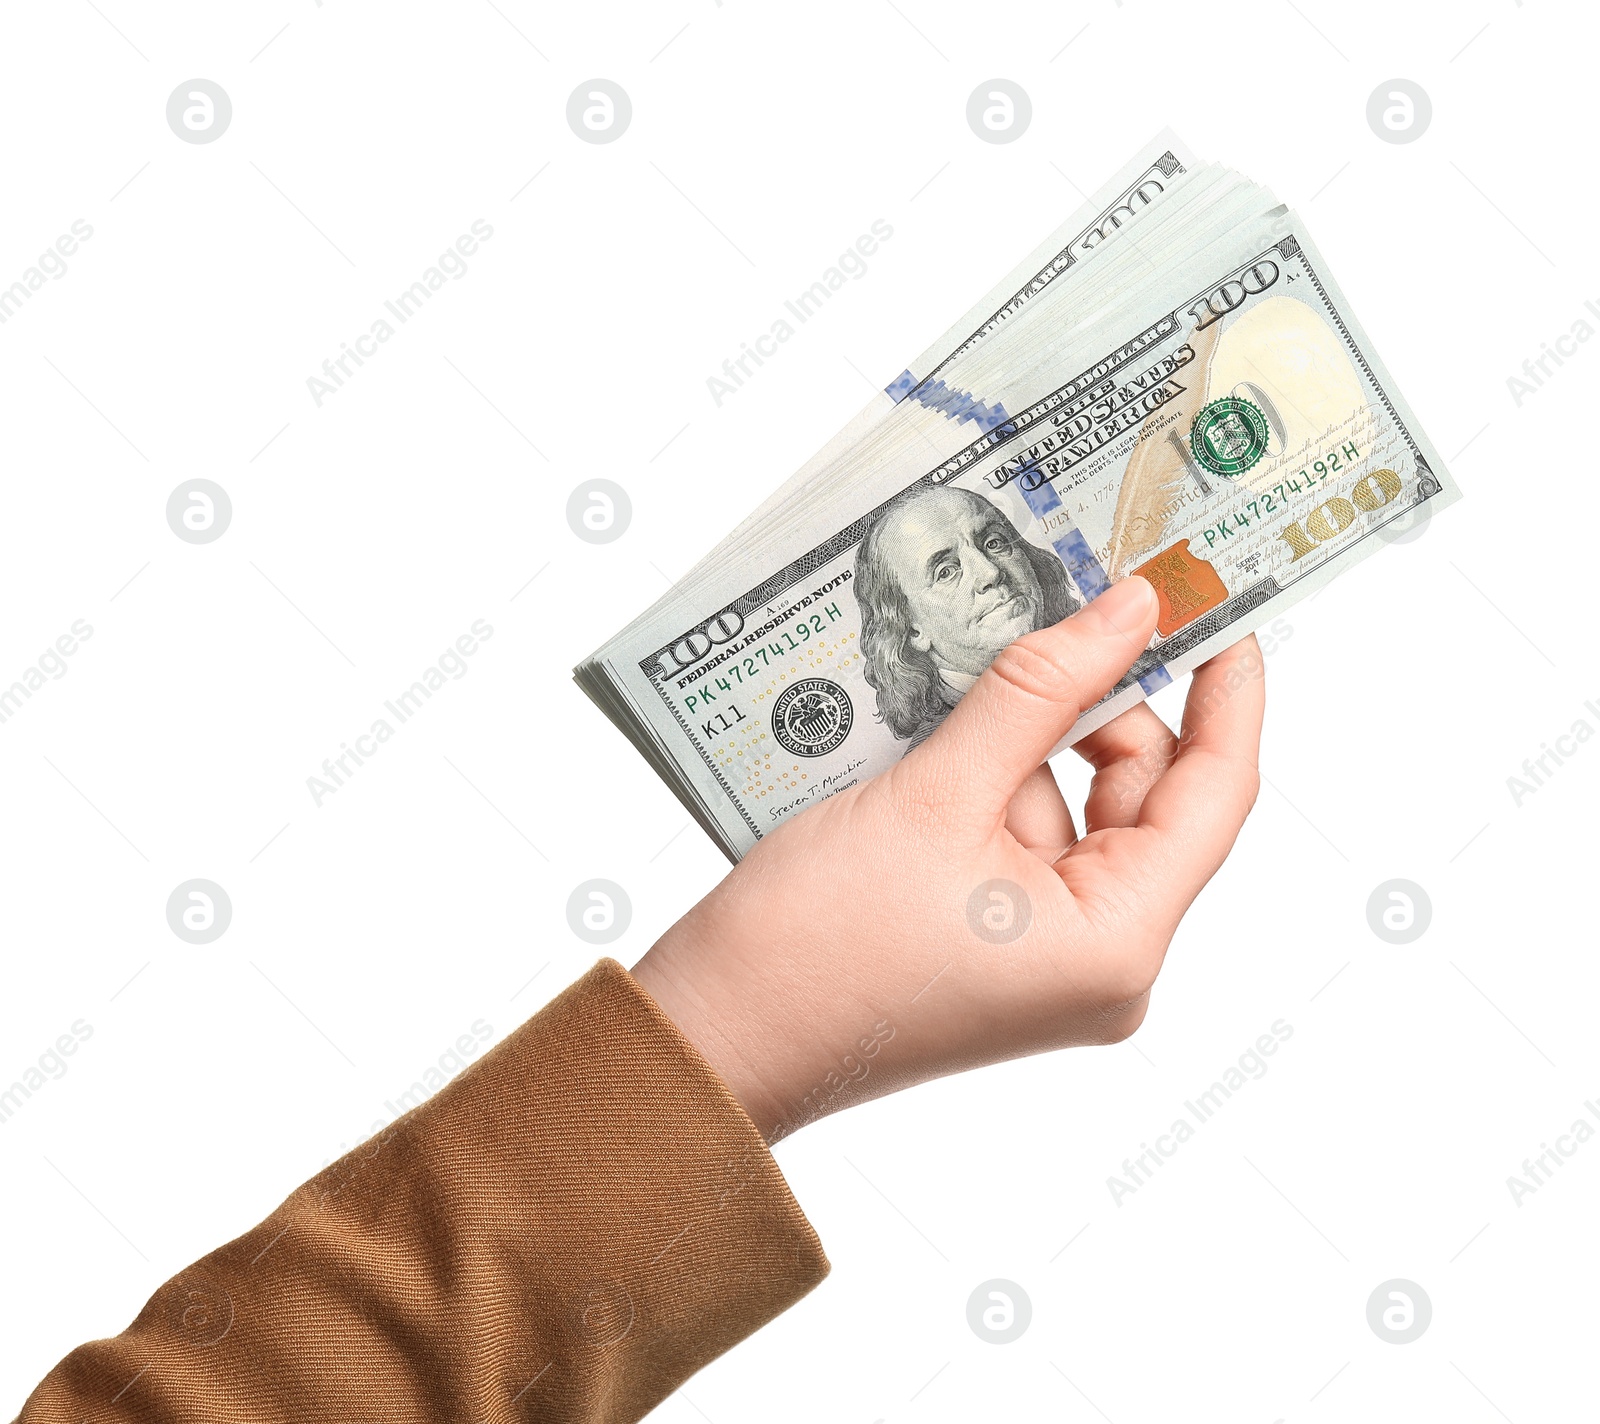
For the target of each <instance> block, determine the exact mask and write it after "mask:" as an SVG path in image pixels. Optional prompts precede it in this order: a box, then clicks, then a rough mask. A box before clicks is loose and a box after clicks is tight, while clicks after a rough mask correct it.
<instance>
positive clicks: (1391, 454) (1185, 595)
mask: <svg viewBox="0 0 1600 1424" xmlns="http://www.w3.org/2000/svg"><path fill="white" fill-rule="evenodd" d="M1234 249H1235V250H1234V251H1233V253H1232V255H1231V256H1230V257H1229V258H1228V260H1226V261H1223V262H1220V264H1219V249H1218V244H1217V243H1216V242H1211V243H1210V244H1208V246H1207V247H1206V249H1205V251H1206V258H1207V260H1209V261H1210V262H1211V263H1212V264H1213V265H1211V266H1210V267H1208V268H1203V267H1202V265H1201V264H1200V263H1199V262H1198V261H1190V262H1188V263H1186V264H1184V263H1175V264H1174V269H1175V271H1176V272H1177V274H1178V275H1177V277H1176V278H1174V280H1175V281H1179V282H1181V283H1182V285H1181V286H1176V287H1174V286H1171V285H1170V284H1169V285H1168V286H1167V288H1166V290H1165V292H1164V294H1163V295H1162V296H1161V297H1160V298H1159V299H1156V298H1151V299H1148V300H1147V301H1146V302H1145V303H1144V307H1145V310H1144V311H1143V313H1142V314H1141V315H1140V316H1139V318H1138V319H1137V320H1130V319H1129V318H1128V316H1127V313H1128V312H1129V311H1132V310H1134V309H1135V308H1136V307H1137V305H1138V304H1137V302H1136V301H1134V302H1124V303H1123V304H1122V307H1121V308H1119V309H1118V311H1117V312H1116V314H1115V316H1116V318H1117V319H1120V320H1121V321H1122V323H1123V325H1122V326H1121V328H1119V329H1117V330H1115V331H1112V332H1110V333H1108V336H1109V339H1104V340H1102V343H1101V345H1100V346H1099V347H1098V348H1097V349H1096V350H1095V351H1093V352H1092V353H1083V354H1084V355H1086V356H1087V357H1088V359H1078V358H1074V366H1073V369H1071V370H1070V371H1064V372H1062V373H1061V376H1060V379H1058V380H1056V382H1055V384H1054V386H1053V388H1051V389H1049V390H1047V391H1043V392H1041V393H1038V394H1037V397H1036V398H1035V399H1033V400H1031V402H1030V403H1029V404H1027V405H1026V406H1025V407H1022V408H1019V409H1016V410H1015V412H1014V413H1012V414H1009V415H1008V416H1007V417H1006V419H1005V420H1004V421H1003V422H1001V423H999V424H998V425H996V426H994V427H993V428H992V429H989V430H987V431H984V432H983V433H981V434H978V435H976V437H975V438H972V439H970V440H969V441H968V443H967V444H965V445H964V446H962V447H961V448H959V449H956V450H954V451H952V452H951V453H949V454H948V455H947V456H946V457H945V458H943V459H941V460H939V461H938V462H937V463H935V464H932V465H931V466H929V467H927V468H924V469H922V470H921V472H920V473H918V474H915V475H913V476H912V477H910V478H907V479H904V480H903V481H901V480H899V479H898V477H897V478H896V479H895V481H894V483H895V484H896V486H897V487H896V488H895V489H894V491H893V492H892V493H891V494H888V495H887V497H883V498H878V497H877V493H879V492H881V491H877V492H874V494H873V497H872V502H871V504H870V507H858V509H857V511H856V512H855V514H854V515H853V517H850V518H848V519H846V520H841V521H837V522H836V524H835V527H833V528H832V529H831V530H829V531H827V532H826V533H825V535H824V536H823V537H814V536H815V535H816V533H817V530H818V529H819V528H820V525H819V524H818V521H819V520H823V521H824V522H825V520H826V505H825V504H821V503H819V504H818V506H817V507H816V508H814V509H811V510H809V511H808V512H807V514H806V517H805V518H803V519H797V520H795V521H793V523H794V529H793V530H792V531H791V534H793V535H800V536H803V537H800V538H799V542H798V544H796V545H795V547H793V548H792V549H791V550H789V551H788V552H789V554H790V556H789V557H785V558H784V559H783V561H782V562H781V563H779V564H769V565H768V566H767V567H766V568H751V567H749V566H748V565H747V564H746V565H744V566H740V565H739V564H738V563H737V562H736V561H730V562H728V563H727V565H726V566H725V567H724V568H723V569H722V570H720V574H719V576H717V577H715V578H712V579H710V580H708V581H703V584H704V586H703V587H698V588H697V589H696V590H695V597H696V599H698V600H699V606H698V608H697V609H695V610H693V611H691V610H690V609H689V608H688V607H686V605H685V601H684V599H681V598H680V599H677V600H672V599H669V600H667V601H665V602H664V604H662V605H660V606H659V607H658V609H657V610H654V611H653V615H652V616H647V617H646V618H644V619H642V620H640V621H639V622H638V623H636V624H635V625H633V626H632V627H631V628H629V629H628V630H626V631H625V632H624V633H623V634H622V635H619V637H618V638H616V639H613V640H612V642H611V643H609V644H607V645H606V647H605V648H603V649H602V650H601V651H600V653H599V654H597V655H596V657H595V658H594V659H591V660H590V661H589V662H587V663H585V664H584V665H583V666H582V667H581V668H580V669H578V672H577V676H578V679H579V681H580V683H581V684H582V685H583V686H584V687H585V689H586V690H587V691H589V692H590V694H591V696H594V697H595V699H596V700H597V701H598V702H600V704H601V705H602V706H603V707H605V708H606V710H607V712H608V714H609V715H612V716H613V717H614V719H616V720H618V721H619V723H621V724H626V725H627V726H628V727H629V728H630V735H632V736H634V739H635V741H636V743H637V744H638V745H640V747H641V750H644V752H645V754H646V756H647V757H648V758H649V759H650V760H651V761H652V763H653V764H654V765H655V766H656V767H657V769H658V771H660V772H661V773H662V774H663V776H665V777H666V778H667V780H668V781H669V783H670V784H672V785H673V786H674V789H675V790H676V791H677V792H678V794H679V796H680V798H681V799H683V801H684V804H685V805H687V806H689V807H690V808H691V810H693V811H694V812H695V814H696V816H697V818H698V819H700V821H701V824H702V825H704V826H706V828H707V829H708V830H709V831H710V832H711V833H712V834H713V836H714V837H715V839H716V840H717V841H718V843H719V844H720V845H721V846H722V847H723V849H724V850H725V851H726V852H727V853H728V854H729V855H730V856H731V857H734V858H737V857H738V856H740V855H742V854H743V853H744V852H746V851H748V850H749V849H750V848H751V847H752V846H753V845H755V843H756V842H757V841H758V840H759V839H760V837H761V836H763V835H764V834H766V833H768V832H769V831H771V830H772V829H773V828H774V827H776V826H777V825H779V824H781V823H782V822H783V821H784V820H785V819H787V818H788V817H789V816H792V815H795V814H798V813H799V812H801V811H803V810H805V809H806V808H807V807H808V806H811V805H814V804H816V803H817V802H818V801H820V800H823V799H825V798H827V797H828V796H830V795H834V794H836V793H837V792H839V791H841V790H843V789H844V788H846V787H848V786H851V785H854V784H856V783H857V782H859V781H862V780H864V779H866V778H868V777H871V776H874V775H876V774H878V773H879V772H881V771H883V770H885V769H887V768H888V767H889V766H891V765H893V764H894V762H895V761H897V760H898V759H899V758H900V757H902V756H903V755H905V753H906V752H907V751H908V750H909V749H911V748H912V747H914V746H916V745H918V744H919V743H920V742H921V741H922V740H923V739H924V738H925V737H927V736H928V735H929V734H930V733H931V732H932V731H933V730H934V729H935V728H936V727H937V726H938V725H939V724H940V722H941V721H942V720H943V719H944V717H945V716H946V715H948V713H949V711H950V709H951V708H952V707H953V706H954V705H955V704H956V702H957V701H958V700H959V699H960V697H961V695H962V694H963V693H964V691H965V690H966V689H967V688H968V687H970V686H971V684H972V682H973V681H974V680H975V679H976V677H977V675H978V674H979V673H981V672H982V670H983V668H984V667H986V666H987V664H988V662H989V661H991V660H992V659H993V657H994V655H995V654H996V653H997V652H998V651H999V650H1000V649H1001V648H1002V647H1004V646H1005V644H1007V643H1008V642H1010V641H1011V640H1012V639H1014V638H1015V637H1017V636H1020V635H1021V634H1022V633H1024V632H1027V631H1029V630H1030V629H1034V628H1039V627H1042V626H1045V625H1047V624H1049V623H1051V622H1054V621H1056V620H1057V619H1059V618H1061V617H1063V616H1066V615H1067V614H1069V613H1071V612H1072V611H1073V610H1075V609H1076V608H1078V607H1080V606H1081V605H1082V604H1083V602H1085V601H1086V600H1088V599H1091V598H1093V597H1095V596H1096V595H1097V594H1098V593H1099V592H1101V591H1102V590H1103V589H1104V588H1105V587H1106V586H1107V585H1108V583H1109V581H1111V580H1113V579H1115V578H1118V577H1121V576H1124V575H1126V574H1139V575H1141V576H1143V577H1145V578H1146V579H1148V580H1149V581H1150V582H1151V584H1152V585H1153V586H1154V587H1155V590H1156V593H1157V595H1158V598H1159V601H1160V617H1159V621H1158V625H1157V632H1156V635H1155V637H1154V639H1153V640H1152V644H1151V646H1150V647H1149V648H1148V649H1147V650H1146V651H1145V653H1144V654H1143V655H1142V656H1141V657H1140V658H1139V660H1138V661H1137V662H1136V663H1135V665H1134V667H1133V669H1132V671H1131V672H1130V673H1129V675H1128V677H1127V678H1126V679H1124V681H1123V682H1122V683H1121V684H1120V685H1119V686H1118V687H1117V688H1115V689H1114V690H1113V691H1112V692H1111V693H1110V694H1108V696H1107V697H1106V698H1105V699H1104V700H1103V701H1102V702H1101V703H1100V704H1099V705H1098V706H1096V707H1095V708H1093V709H1091V710H1090V711H1088V712H1087V713H1086V714H1085V715H1084V716H1083V717H1082V718H1081V719H1080V720H1079V722H1078V724H1077V725H1076V726H1075V727H1074V728H1073V730H1072V732H1071V734H1070V735H1069V736H1068V738H1067V739H1066V740H1065V741H1064V742H1063V743H1062V746H1066V745H1069V744H1070V743H1071V742H1073V741H1075V740H1077V739H1078V738H1079V737H1081V736H1083V735H1085V734H1086V733H1087V732H1089V731H1091V730H1093V729H1094V728H1095V727H1098V726H1101V725H1102V724H1104V723H1105V722H1106V721H1108V720H1109V719H1111V718H1112V717H1114V716H1116V715H1117V714H1118V713H1120V712H1121V711H1123V710H1125V709H1126V708H1127V707H1129V706H1131V705H1133V703H1135V702H1136V701H1138V700H1139V699H1141V698H1143V697H1144V696H1146V695H1148V694H1149V693H1150V692H1152V691H1154V690H1155V689H1156V688H1158V687H1160V686H1162V685H1164V684H1165V683H1166V682H1168V681H1170V680H1171V678H1172V677H1174V676H1177V675H1180V674H1182V673H1184V672H1186V671H1188V670H1190V669H1191V668H1193V667H1194V666H1195V665H1196V664H1198V663H1199V662H1201V661H1203V660H1204V659H1205V658H1207V657H1209V656H1211V655H1212V654H1213V653H1215V652H1217V651H1219V650H1220V649H1222V648H1223V647H1225V646H1227V645H1228V644H1230V643H1232V642H1234V641H1237V640H1238V639H1239V638H1241V637H1243V636H1244V635H1245V634H1246V633H1248V632H1249V631H1251V630H1252V629H1254V628H1256V627H1258V626H1259V625H1260V624H1262V623H1263V622H1266V621H1268V620H1270V619H1271V618H1273V617H1275V616H1276V615H1277V614H1278V613H1279V612H1281V611H1282V610H1283V609H1284V608H1286V607H1287V606H1289V605H1290V604H1292V603H1294V602H1295V601H1297V600H1298V599H1300V598H1302V597H1304V596H1305V595H1306V594H1307V593H1309V592H1311V591H1313V590H1315V589H1317V588H1319V587H1321V586H1322V585H1323V584H1325V583H1327V582H1328V581H1329V580H1330V579H1332V578H1334V577H1336V576H1337V575H1338V574H1339V573H1341V572H1343V571H1344V570H1345V569H1347V568H1349V567H1350V566H1351V565H1352V564H1354V563H1355V562H1357V561H1358V560H1360V559H1362V558H1364V557H1366V556H1367V555H1368V554H1369V553H1371V552H1372V551H1373V549H1374V548H1375V546H1376V545H1377V544H1378V543H1379V542H1380V541H1379V538H1378V536H1379V534H1380V532H1381V531H1383V530H1384V529H1385V528H1386V527H1388V526H1389V525H1390V524H1391V523H1392V522H1393V521H1395V520H1398V519H1401V518H1405V517H1412V516H1414V515H1415V513H1416V512H1417V511H1418V510H1419V509H1421V508H1423V507H1424V506H1427V507H1430V508H1434V509H1437V508H1439V507H1442V506H1444V505H1445V504H1448V503H1449V502H1451V501H1453V500H1454V499H1456V498H1457V497H1458V494H1459V492H1458V490H1457V487H1456V485H1455V483H1454V482H1453V480H1452V479H1451V478H1450V476H1449V474H1448V472H1447V471H1446V470H1445V468H1444V466H1443V463H1442V461H1441V460H1440V459H1439V456H1438V454H1437V452H1436V451H1435V450H1434V448H1433V447H1432V445H1431V444H1430V443H1429V442H1428V440H1427V437H1426V436H1425V435H1424V434H1423V432H1422V430H1421V428H1420V427H1419V425H1418V423H1417V421H1416V418H1415V416H1414V415H1413V414H1412V413H1411V411H1410V409H1409V408H1408V406H1407V405H1406V403H1405V401H1404V399H1403V398H1402V397H1401V395H1400V394H1399V392H1398V390H1397V389H1396V387H1395V385H1394V382H1393V380H1392V378H1391V377H1390V376H1389V374H1388V372H1387V371H1386V370H1385V368H1384V366H1383V364H1382V363H1381V361H1380V360H1379V359H1378V357H1377V355H1376V354H1375V352H1374V351H1373V349H1372V346H1371V343H1370V341H1369V339H1368V338H1367V336H1366V334H1365V333H1364V331H1363V330H1362V328H1361V326H1360V324H1359V323H1358V322H1357V320H1356V318H1355V316H1354V315H1353V313H1352V312H1351V310H1350V305H1349V303H1348V301H1347V300H1346V299H1345V297H1344V295H1343V293H1342V292H1341V291H1340V289H1339V287H1338V284H1337V283H1336V282H1335V281H1334V279H1333V277H1332V275H1331V274H1330V272H1329V270H1328V266H1327V263H1326V262H1325V261H1324V260H1323V258H1322V257H1321V255H1320V254H1319V253H1318V252H1317V249H1316V248H1315V246H1314V244H1313V243H1312V242H1311V240H1310V239H1309V237H1308V236H1307V235H1306V233H1305V230H1304V226H1303V223H1302V222H1301V221H1300V219H1299V218H1298V217H1297V216H1296V215H1294V214H1292V213H1284V212H1282V211H1281V210H1280V211H1278V212H1275V213H1273V214H1272V215H1271V222H1270V223H1268V222H1266V221H1262V222H1258V223H1257V224H1255V225H1254V226H1253V227H1250V228H1248V229H1247V230H1246V231H1245V232H1243V233H1241V234H1238V235H1237V237H1235V238H1234ZM1014 399H1015V398H1013V400H1014ZM906 458H910V457H908V456H907V455H905V454H902V455H901V456H900V457H899V460H898V461H894V462H891V463H900V462H901V461H903V460H904V459H906ZM871 483H872V481H871V480H869V481H867V484H871ZM775 540H776V542H779V543H781V542H782V541H781V539H777V536H769V537H768V538H767V539H766V540H765V541H764V542H765V545H766V546H767V547H772V546H773V545H774V542H775ZM801 545H803V547H801ZM1058 750H1059V749H1058Z"/></svg>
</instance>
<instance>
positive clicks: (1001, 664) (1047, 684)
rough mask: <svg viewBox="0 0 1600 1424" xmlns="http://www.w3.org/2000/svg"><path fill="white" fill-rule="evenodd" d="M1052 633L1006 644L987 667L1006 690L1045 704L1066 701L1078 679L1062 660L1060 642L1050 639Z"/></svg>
mask: <svg viewBox="0 0 1600 1424" xmlns="http://www.w3.org/2000/svg"><path fill="white" fill-rule="evenodd" d="M1052 631H1053V630H1052V629H1048V628H1042V629H1039V630H1038V631H1036V632H1033V633H1025V634H1023V636H1022V637H1020V638H1018V639H1017V640H1016V641H1015V642H1013V643H1009V644H1007V645H1006V646H1005V647H1004V648H1002V649H1001V650H1000V652H999V654H998V655H997V656H996V658H995V660H994V662H992V663H991V664H990V668H991V670H992V671H993V672H994V675H995V676H996V678H998V679H999V680H1000V681H1001V682H1002V683H1004V684H1005V685H1006V686H1008V687H1011V688H1013V689H1015V690H1016V691H1018V692H1020V693H1022V694H1023V695H1024V696H1026V697H1036V698H1040V699H1042V700H1043V701H1046V702H1063V701H1069V700H1071V698H1072V697H1073V695H1074V694H1075V692H1076V690H1077V678H1076V676H1075V674H1074V672H1073V670H1072V668H1071V667H1070V666H1068V664H1067V662H1066V660H1065V659H1064V658H1063V657H1062V652H1063V649H1062V647H1061V640H1060V638H1057V637H1052V636H1050V635H1051V633H1052Z"/></svg>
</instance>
